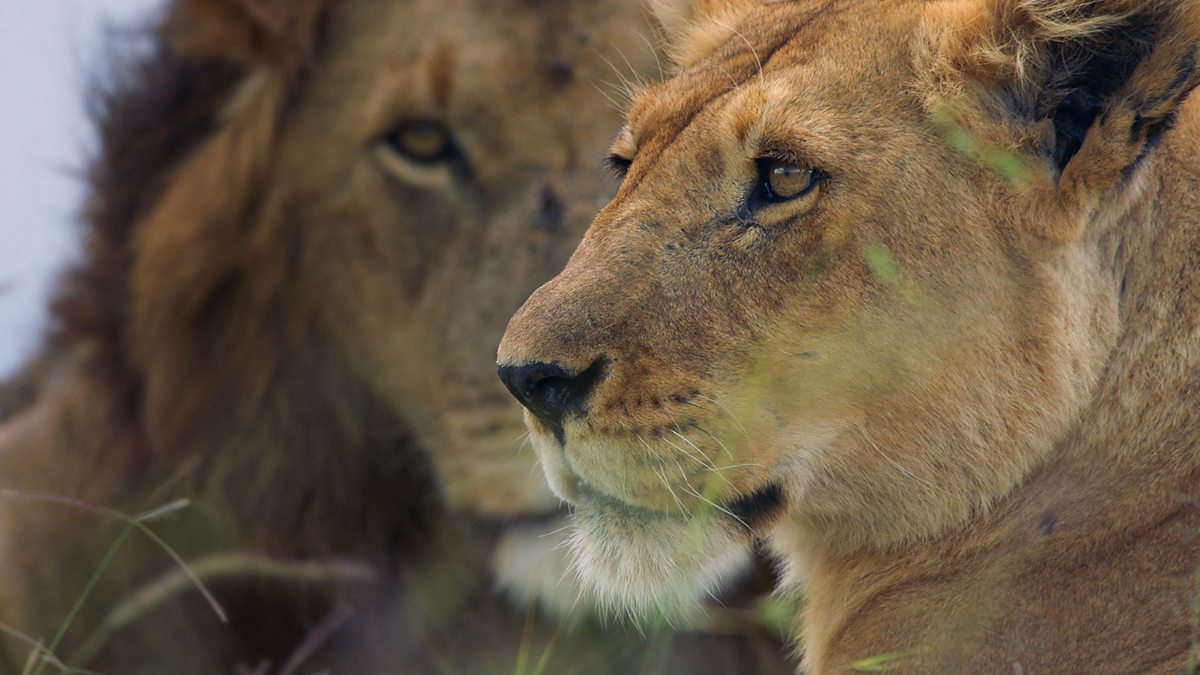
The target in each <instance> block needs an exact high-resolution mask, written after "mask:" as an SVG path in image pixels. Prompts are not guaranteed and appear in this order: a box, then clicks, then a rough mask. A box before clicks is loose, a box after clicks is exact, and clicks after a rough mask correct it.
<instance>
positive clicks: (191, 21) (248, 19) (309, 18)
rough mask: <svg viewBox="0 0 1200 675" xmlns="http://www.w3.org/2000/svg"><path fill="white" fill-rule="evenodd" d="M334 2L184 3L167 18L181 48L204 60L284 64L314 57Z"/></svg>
mask: <svg viewBox="0 0 1200 675" xmlns="http://www.w3.org/2000/svg"><path fill="white" fill-rule="evenodd" d="M328 4H329V0H179V2H177V3H176V4H175V6H174V9H173V11H172V13H171V14H170V16H169V18H168V20H167V29H168V34H169V35H170V36H171V38H172V40H173V42H174V44H175V47H176V48H177V49H179V50H180V51H182V52H185V53H188V54H192V55H194V56H198V57H215V58H224V59H230V60H235V61H242V62H246V63H253V64H268V65H284V64H287V63H291V62H295V61H296V60H298V59H303V58H305V57H307V56H308V54H309V53H310V52H311V50H312V48H313V44H314V42H315V41H316V37H317V35H316V33H317V25H318V22H319V19H320V17H321V14H322V12H323V11H324V9H325V7H326V6H327V5H328Z"/></svg>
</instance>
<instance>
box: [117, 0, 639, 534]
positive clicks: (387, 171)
mask: <svg viewBox="0 0 1200 675" xmlns="http://www.w3.org/2000/svg"><path fill="white" fill-rule="evenodd" d="M173 8H174V12H175V16H173V18H172V21H171V23H170V24H169V34H170V35H172V36H174V38H175V43H176V44H177V45H178V47H179V49H180V51H181V52H183V53H184V54H187V55H189V56H191V57H192V58H194V59H197V60H198V61H199V62H201V63H205V62H207V60H221V61H234V62H236V65H238V66H240V71H238V72H237V75H238V77H237V80H236V83H235V84H234V85H233V86H232V87H230V89H231V90H232V93H230V95H229V96H228V99H227V101H226V102H225V103H224V105H223V107H222V109H221V112H220V114H218V115H217V118H218V120H217V121H218V123H217V124H216V129H215V131H214V133H213V134H212V135H211V136H209V137H207V138H205V140H204V142H203V143H202V144H200V145H199V146H198V147H197V149H196V150H195V151H194V152H193V153H192V155H191V156H190V157H189V158H188V159H187V161H186V162H183V163H181V165H180V167H179V168H178V170H176V172H175V175H174V176H173V178H172V182H171V183H170V184H169V186H168V187H167V189H166V191H165V193H164V194H163V195H162V197H161V198H160V199H159V200H158V202H157V204H156V206H155V208H154V210H153V211H152V213H150V214H149V216H148V217H147V218H146V219H145V221H144V222H143V223H142V224H140V225H139V231H138V232H137V233H136V234H135V235H134V239H135V241H134V243H133V244H132V246H131V247H130V249H131V250H132V252H133V253H132V255H133V256H134V260H135V262H134V272H133V278H132V281H131V283H130V287H131V288H132V291H131V294H132V300H131V304H132V305H133V309H132V310H131V312H130V314H131V315H132V318H133V327H132V329H131V331H130V335H131V340H132V341H133V342H134V343H135V344H136V345H137V347H136V351H137V352H138V353H137V354H135V356H134V359H135V360H136V361H138V363H139V364H140V365H141V366H142V367H143V369H144V370H145V371H146V380H147V384H146V389H147V391H146V396H145V399H146V400H147V401H148V402H149V405H150V406H151V407H152V410H151V411H150V412H149V414H148V418H149V420H150V426H151V434H152V435H155V438H154V440H155V443H156V444H161V445H163V446H166V447H171V446H173V445H177V444H178V443H179V442H181V441H190V440H191V439H192V438H193V437H194V436H195V435H196V434H199V433H209V430H210V429H212V428H214V426H216V425H214V423H213V419H212V418H213V417H216V418H217V419H218V420H221V422H222V423H223V422H224V421H225V420H227V419H230V418H232V417H233V415H234V413H232V412H231V411H230V410H229V409H228V406H227V401H228V400H229V398H230V397H235V398H236V399H238V400H246V401H250V402H251V403H249V407H251V408H252V407H253V406H254V405H260V406H263V405H264V404H258V403H255V402H254V401H256V400H258V399H256V398H255V397H260V398H266V397H269V396H270V395H271V393H272V388H276V389H278V388H281V387H283V386H286V385H282V384H279V382H282V381H292V382H296V381H298V382H300V383H301V384H303V383H305V382H307V383H308V386H309V387H310V389H311V391H312V394H311V398H312V399H314V400H315V402H313V403H312V404H311V405H308V404H305V405H303V406H300V405H295V406H293V407H294V408H295V410H294V411H292V412H289V413H287V414H291V415H294V420H293V421H294V423H295V426H296V428H298V429H302V428H304V427H306V426H308V427H312V428H316V427H319V426H320V425H322V424H324V420H321V421H317V420H314V419H312V418H311V416H306V414H305V413H303V412H301V411H302V410H303V409H306V408H313V409H316V408H321V409H324V408H326V407H329V406H328V405H326V403H327V401H329V400H333V399H335V398H336V397H343V398H346V396H345V390H347V389H352V388H353V387H357V386H359V385H360V384H365V390H366V392H367V393H365V394H362V396H363V397H364V399H365V398H368V397H369V398H372V399H374V398H378V399H382V400H383V401H385V402H386V407H387V408H388V409H389V411H390V412H391V413H395V414H398V416H399V417H400V423H401V424H402V425H405V426H408V427H411V428H412V431H413V432H415V436H416V438H417V441H418V443H419V444H420V445H421V446H422V447H425V448H428V449H429V450H430V454H431V456H432V459H433V463H434V465H435V469H436V471H437V474H438V477H439V478H440V483H441V489H442V491H443V493H444V495H445V497H446V500H447V501H448V502H449V503H450V504H451V505H452V506H457V507H470V508H475V509H481V510H483V511H490V512H500V513H504V514H513V513H522V512H529V511H536V510H541V509H546V508H548V507H553V508H557V507H558V502H557V500H555V499H554V498H553V496H552V495H551V494H550V493H549V490H548V489H547V488H546V487H545V485H544V481H543V480H542V479H541V477H540V476H538V475H536V474H535V473H534V470H535V466H534V465H535V462H534V458H533V456H532V453H529V452H528V451H527V450H526V451H524V452H522V442H521V441H522V440H523V432H524V426H523V422H522V418H521V411H520V408H519V406H516V405H515V404H514V403H513V401H512V400H511V399H510V398H509V397H508V396H507V394H506V392H505V390H504V388H503V387H502V386H501V385H500V383H498V382H496V380H495V378H494V377H492V376H491V373H490V370H491V363H492V354H493V350H494V347H495V343H496V341H497V340H499V338H500V336H501V334H502V333H503V330H504V326H505V324H506V322H507V320H508V318H509V316H510V315H511V313H512V312H513V311H514V310H516V308H517V307H518V306H519V305H520V303H521V301H522V300H523V299H524V298H525V297H526V296H527V295H528V294H529V293H530V292H531V291H532V290H533V289H534V288H536V287H537V286H538V285H539V284H540V283H542V282H544V281H545V280H546V279H548V278H550V276H552V275H553V273H554V272H555V271H556V270H557V269H559V268H560V267H561V265H562V264H563V263H564V262H565V260H566V258H567V256H568V254H569V253H570V251H571V250H572V249H573V247H574V246H575V245H576V244H577V243H578V241H579V238H580V237H581V236H582V233H583V231H584V229H585V228H586V226H587V223H588V222H589V221H590V219H591V217H592V216H593V215H594V213H595V210H596V209H597V208H598V205H599V204H602V203H603V202H604V201H606V200H607V199H608V198H610V197H611V196H612V194H613V192H614V191H615V188H616V183H615V181H612V180H611V179H609V178H607V177H606V176H604V175H603V172H602V171H600V170H598V166H599V164H600V160H601V158H602V157H603V153H604V148H605V147H606V145H607V143H608V141H609V140H610V137H611V135H612V133H613V130H614V129H617V128H619V126H620V119H619V114H618V113H617V111H615V110H613V108H612V106H610V105H609V103H608V102H606V100H605V96H606V93H607V92H606V90H608V89H610V88H612V87H613V82H614V81H616V80H619V79H620V77H621V76H622V75H624V76H625V77H629V78H631V79H638V78H641V77H644V76H649V75H650V74H651V73H652V72H655V71H656V57H655V54H654V50H653V48H652V47H651V42H650V41H649V40H648V37H647V36H650V35H652V30H653V29H652V28H651V27H650V24H649V23H648V22H649V20H650V18H649V16H648V14H646V12H645V10H644V9H643V8H642V6H641V3H640V2H639V1H638V0H623V1H620V2H610V3H603V5H600V4H598V3H594V2H590V1H588V0H578V1H574V0H573V1H569V2H554V3H550V4H548V5H546V6H544V7H538V8H536V9H535V8H533V7H532V6H530V5H529V4H528V3H527V2H523V1H521V0H501V1H497V2H491V1H488V2H481V1H479V0H411V1H406V2H392V1H389V0H349V1H346V2H332V1H330V0H298V1H296V2H287V3H280V2H267V1H266V0H180V1H179V2H177V3H174V5H173ZM612 64H618V65H617V66H614V65H612ZM151 187H154V186H151ZM198 355H199V356H198ZM305 378H307V379H305ZM220 381H225V382H230V381H232V382H236V383H238V384H237V386H236V390H235V391H226V392H223V395H222V396H213V395H212V392H199V391H198V390H199V388H200V387H202V386H203V383H204V382H220ZM344 382H353V383H354V384H353V385H352V386H347V387H344V388H343V387H342V384H341V383H344ZM322 389H324V390H325V392H326V393H325V394H322ZM213 400H216V401H218V402H220V405H219V406H216V407H213V408H212V409H211V410H199V408H200V407H202V406H205V405H209V406H210V407H211V403H210V402H211V401H213ZM335 405H338V406H341V407H342V408H343V409H342V411H341V414H342V416H343V417H342V419H339V420H336V421H335V424H343V425H353V424H358V423H359V420H356V419H355V420H353V421H351V418H353V417H354V416H355V415H359V414H360V413H361V411H362V410H363V409H365V408H366V407H367V405H366V403H364V400H363V399H358V400H353V399H352V400H338V401H336V402H335ZM264 407H265V406H264ZM245 414H246V415H248V416H250V417H251V419H253V418H254V417H253V416H258V417H260V418H261V416H262V415H263V414H264V411H263V410H261V409H258V410H254V409H252V410H250V411H249V412H246V413H245ZM206 415H207V417H206ZM192 420H197V421H196V422H191V421H192ZM199 427H206V428H199ZM380 431H381V430H371V432H370V433H376V432H380ZM382 432H383V433H387V430H382ZM354 433H361V432H359V431H354ZM297 461H299V462H304V461H308V460H306V459H303V458H298V459H297Z"/></svg>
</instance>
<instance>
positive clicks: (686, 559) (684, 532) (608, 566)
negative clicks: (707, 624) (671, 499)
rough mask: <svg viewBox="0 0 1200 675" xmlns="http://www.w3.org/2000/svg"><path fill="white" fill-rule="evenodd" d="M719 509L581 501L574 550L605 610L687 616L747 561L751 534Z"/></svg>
mask: <svg viewBox="0 0 1200 675" xmlns="http://www.w3.org/2000/svg"><path fill="white" fill-rule="evenodd" d="M735 527H736V526H735V525H734V524H732V523H725V522H724V521H723V520H721V519H719V518H715V517H700V518H697V519H694V520H683V519H678V518H673V517H658V516H656V515H649V514H646V515H645V516H644V517H639V516H638V515H633V514H630V513H628V512H620V513H618V512H613V511H610V510H609V509H605V508H603V507H601V508H588V507H580V508H579V510H578V511H577V512H576V514H575V528H574V530H573V531H572V533H571V538H570V542H571V552H572V554H573V557H574V562H575V565H576V566H577V567H578V569H579V573H580V577H581V579H582V581H583V585H584V587H585V589H587V590H588V591H591V592H592V593H593V594H594V595H595V596H596V599H597V601H598V602H599V605H600V608H601V609H602V610H603V611H605V612H610V613H617V614H626V615H628V616H630V617H631V618H633V619H635V620H637V619H643V618H649V617H653V616H655V613H658V616H660V617H662V618H666V619H667V620H670V621H677V620H684V621H686V620H687V618H688V616H689V615H690V614H692V612H694V611H696V610H698V609H699V608H700V603H701V601H702V600H703V599H704V598H705V597H706V596H708V595H710V594H712V593H714V592H715V591H716V589H717V588H718V587H719V586H720V585H721V581H722V580H723V579H724V578H726V577H728V576H730V575H733V574H736V573H738V572H740V571H742V570H744V569H745V568H746V567H747V565H748V564H749V560H750V551H749V544H748V542H747V539H746V538H745V537H744V536H741V535H740V534H739V533H738V532H737V531H736V530H735V529H734V528H735Z"/></svg>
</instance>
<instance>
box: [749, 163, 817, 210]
mask: <svg viewBox="0 0 1200 675" xmlns="http://www.w3.org/2000/svg"><path fill="white" fill-rule="evenodd" d="M759 171H760V172H761V173H762V174H763V176H762V179H763V181H764V183H765V185H766V188H767V194H768V196H769V197H771V198H774V199H776V200H784V199H792V198H794V197H799V196H801V195H803V194H807V193H808V191H810V190H812V189H813V188H814V187H816V185H817V182H818V181H819V180H820V174H819V173H818V172H817V170H816V169H813V168H810V167H806V166H800V165H798V164H795V163H792V162H788V161H785V160H782V159H767V160H765V161H764V162H763V163H762V166H761V168H760V169H759Z"/></svg>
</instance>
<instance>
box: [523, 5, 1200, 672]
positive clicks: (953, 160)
mask: <svg viewBox="0 0 1200 675" xmlns="http://www.w3.org/2000/svg"><path fill="white" fill-rule="evenodd" d="M659 4H660V5H661V10H662V12H663V17H664V22H666V23H668V24H669V25H670V26H672V34H673V36H674V38H673V40H674V45H673V49H674V53H675V57H676V63H677V65H678V68H679V73H678V75H677V76H676V77H674V79H672V80H671V81H669V82H666V83H664V84H659V85H654V86H650V87H648V88H646V89H645V91H643V92H642V93H641V94H640V95H638V96H637V97H636V99H635V101H634V103H633V105H632V108H631V111H630V113H629V116H628V124H627V126H626V127H625V130H624V131H623V132H622V133H621V134H620V136H619V137H618V138H617V140H616V142H615V144H614V145H613V146H612V158H611V160H612V163H613V165H614V167H615V168H616V169H617V170H618V171H619V172H620V173H622V174H623V175H624V182H623V184H622V186H621V188H620V190H619V191H618V193H617V195H616V197H615V198H614V199H613V201H612V202H611V203H609V204H608V206H606V207H605V208H604V210H603V211H602V212H601V213H600V215H599V216H598V217H597V219H596V220H595V222H594V223H593V224H592V227H591V229H590V230H589V231H588V233H587V234H586V235H585V238H584V241H583V243H582V244H581V245H580V247H579V248H578V250H576V252H575V253H574V255H573V256H572V258H571V260H570V262H569V263H568V264H567V266H566V269H565V270H563V272H562V273H561V274H560V275H559V276H558V277H557V278H555V279H554V280H552V281H550V282H549V283H547V284H546V285H545V286H543V287H542V288H540V289H539V290H538V291H537V292H535V293H534V294H533V295H532V296H531V297H530V299H529V300H528V301H527V302H526V304H525V305H524V306H523V307H522V309H521V310H520V311H519V312H518V313H517V314H516V315H515V316H514V317H513V319H512V321H511V323H510V324H509V327H508V331H507V334H506V335H505V337H504V340H503V342H502V343H501V346H500V351H499V363H500V375H501V378H502V379H503V380H504V381H505V383H506V384H507V385H508V387H509V388H510V389H511V390H512V392H513V393H514V394H515V395H516V396H517V397H518V398H519V399H520V400H521V401H522V402H523V403H524V404H525V405H526V407H527V408H528V409H529V412H528V414H527V415H526V420H527V422H528V423H529V425H530V428H531V430H532V433H533V439H534V445H535V447H536V448H537V451H538V455H539V458H540V460H541V462H542V464H543V466H544V468H545V471H546V474H547V476H548V477H549V480H550V482H551V485H552V486H553V487H554V489H555V491H556V492H557V493H558V494H559V495H560V496H562V497H563V498H564V499H567V500H569V501H570V502H572V503H574V504H575V505H576V507H577V511H576V532H575V535H574V537H575V539H574V547H575V554H576V558H577V561H578V565H579V567H580V569H581V570H582V572H583V574H584V576H585V578H586V580H587V581H588V582H590V584H591V585H593V586H594V587H595V588H596V589H597V590H598V591H599V593H600V594H601V595H602V596H603V597H606V598H608V599H609V600H610V601H611V602H613V603H616V604H619V605H622V606H626V607H631V608H634V609H637V608H641V607H645V606H647V605H654V604H663V603H666V604H680V603H685V602H686V601H687V600H688V598H690V597H692V596H693V595H695V593H696V592H697V591H698V590H700V589H703V588H704V587H705V586H707V585H708V584H710V583H711V582H712V579H713V578H714V577H715V576H716V575H718V574H719V573H720V572H721V571H722V570H723V569H724V568H725V566H726V561H727V560H729V559H734V558H737V557H738V556H739V555H740V551H741V550H742V549H744V548H745V547H746V546H747V545H748V543H749V542H751V541H752V540H756V539H759V538H763V539H766V540H768V541H769V543H770V546H771V548H772V549H773V550H774V551H776V552H777V554H778V556H779V558H780V559H781V560H782V561H783V565H784V567H785V569H786V573H787V576H788V579H789V580H790V582H791V583H792V584H793V585H799V586H800V587H802V589H803V592H804V595H805V596H806V599H807V602H806V608H805V609H804V610H803V617H802V618H803V629H802V630H801V631H800V635H802V636H803V637H802V643H803V651H804V668H806V669H807V670H811V671H816V672H834V671H838V670H840V669H843V668H856V667H862V668H869V669H875V670H878V669H880V668H893V667H894V668H901V669H909V670H912V669H919V670H934V671H941V672H965V671H979V672H1113V671H1118V672H1141V671H1147V670H1155V671H1164V672H1166V671H1174V672H1179V671H1180V670H1182V669H1184V668H1185V667H1187V666H1188V665H1189V664H1193V663H1194V662H1195V661H1194V657H1195V655H1194V654H1193V651H1192V646H1191V645H1193V644H1194V643H1195V640H1194V636H1195V633H1194V626H1193V622H1192V617H1193V616H1194V607H1195V602H1196V597H1195V596H1196V594H1195V588H1196V568H1197V564H1198V563H1200V537H1197V528H1198V527H1200V509H1197V508H1196V503H1197V501H1196V500H1197V498H1198V497H1200V405H1198V403H1197V396H1198V395H1200V100H1196V97H1195V96H1193V97H1191V98H1189V94H1190V92H1192V90H1193V89H1194V88H1195V87H1196V85H1197V83H1200V68H1198V67H1197V50H1198V47H1200V3H1196V2H1192V1H1191V0H1161V1H1155V2H1141V1H1137V0H946V1H944V2H932V1H931V2H915V1H914V2H866V1H855V0H831V1H829V2H817V1H811V0H796V1H793V2H765V1H764V2H755V1H753V0H711V1H702V0H697V1H695V2H684V1H680V2H669V1H667V2H661V3H659Z"/></svg>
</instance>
